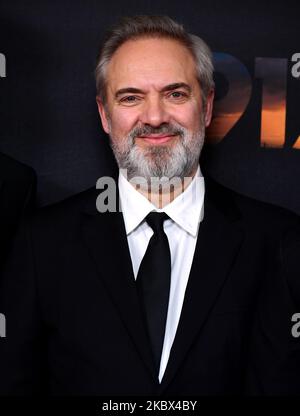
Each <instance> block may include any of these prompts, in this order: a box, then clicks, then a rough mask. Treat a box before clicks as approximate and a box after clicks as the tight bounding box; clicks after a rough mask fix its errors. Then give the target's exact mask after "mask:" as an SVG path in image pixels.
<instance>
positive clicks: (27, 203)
mask: <svg viewBox="0 0 300 416" xmlns="http://www.w3.org/2000/svg"><path fill="white" fill-rule="evenodd" d="M35 190H36V175H35V172H34V170H33V169H32V168H30V167H28V166H25V165H24V164H22V163H20V162H17V161H16V160H14V159H12V158H11V157H9V156H6V155H4V154H2V153H0V253H1V254H0V267H1V265H2V264H3V262H4V260H5V257H6V254H7V251H8V250H9V245H10V243H11V240H12V238H13V235H14V232H15V230H16V228H17V225H18V223H19V222H20V220H21V217H22V216H23V214H24V213H25V212H26V210H27V211H29V210H31V209H33V207H34V204H35Z"/></svg>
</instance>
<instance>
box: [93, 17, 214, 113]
mask: <svg viewBox="0 0 300 416" xmlns="http://www.w3.org/2000/svg"><path fill="white" fill-rule="evenodd" d="M141 38H168V39H173V40H176V41H178V42H180V43H181V44H182V45H184V46H185V47H186V48H187V49H188V50H189V51H190V52H191V54H192V56H193V58H194V60H195V64H196V71H197V79H198V82H199V84H200V88H201V95H202V102H203V105H204V107H205V106H206V99H207V96H208V94H209V92H210V91H211V90H212V89H213V88H214V86H215V84H214V80H213V71H214V68H213V63H212V52H211V50H210V48H209V47H208V45H207V44H206V43H205V42H204V41H203V40H202V39H201V38H199V37H198V36H196V35H192V34H190V33H187V32H186V31H185V29H184V27H183V25H181V24H179V23H177V22H175V21H174V20H172V19H171V18H170V17H168V16H151V15H149V16H148V15H137V16H133V17H122V18H121V20H120V21H119V22H118V23H117V24H116V25H115V26H114V27H113V28H112V29H111V30H110V31H109V32H107V34H106V38H105V40H104V43H103V46H102V48H101V50H100V53H99V55H98V59H97V65H96V69H95V78H96V89H97V95H98V97H99V98H100V99H101V101H102V103H103V104H104V105H105V104H106V100H107V95H106V91H107V85H106V74H107V66H108V63H109V61H110V59H111V58H112V56H113V54H114V53H115V52H116V50H117V49H118V48H119V47H120V46H121V45H122V44H123V43H125V42H126V41H128V40H138V39H141Z"/></svg>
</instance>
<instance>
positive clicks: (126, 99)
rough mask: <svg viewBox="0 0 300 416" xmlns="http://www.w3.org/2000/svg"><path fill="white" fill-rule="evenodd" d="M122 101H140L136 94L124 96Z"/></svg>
mask: <svg viewBox="0 0 300 416" xmlns="http://www.w3.org/2000/svg"><path fill="white" fill-rule="evenodd" d="M120 101H121V102H122V103H125V104H131V103H132V104H134V103H136V102H137V101H138V97H136V96H135V95H128V96H127V97H124V98H122V99H121V100H120Z"/></svg>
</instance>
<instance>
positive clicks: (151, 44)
mask: <svg viewBox="0 0 300 416" xmlns="http://www.w3.org/2000/svg"><path fill="white" fill-rule="evenodd" d="M171 82H188V83H190V84H191V83H193V82H197V78H196V65H195V61H194V58H193V56H192V54H191V52H190V51H189V50H188V49H187V48H186V47H185V46H184V45H182V44H181V43H179V42H178V41H175V40H172V39H165V38H150V39H148V38H146V39H144V38H143V39H138V40H129V41H126V42H125V43H124V44H123V45H121V46H120V47H119V48H118V49H117V51H116V52H115V53H114V55H113V56H112V58H111V60H110V62H109V64H108V68H107V85H108V87H109V88H110V89H114V88H119V87H121V86H128V85H129V84H130V86H136V87H139V86H140V87H141V86H142V85H139V84H144V85H143V86H145V85H146V84H149V85H150V84H151V83H155V85H157V87H159V86H164V85H167V84H170V83H171ZM123 84H126V85H123Z"/></svg>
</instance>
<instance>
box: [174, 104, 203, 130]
mask: <svg viewBox="0 0 300 416" xmlns="http://www.w3.org/2000/svg"><path fill="white" fill-rule="evenodd" d="M173 119H174V120H175V121H176V122H177V123H179V124H181V125H182V126H183V127H185V128H187V129H198V128H199V126H200V120H201V118H200V114H199V108H196V107H195V106H189V108H185V109H181V110H180V111H177V112H176V111H175V112H174V115H173Z"/></svg>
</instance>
